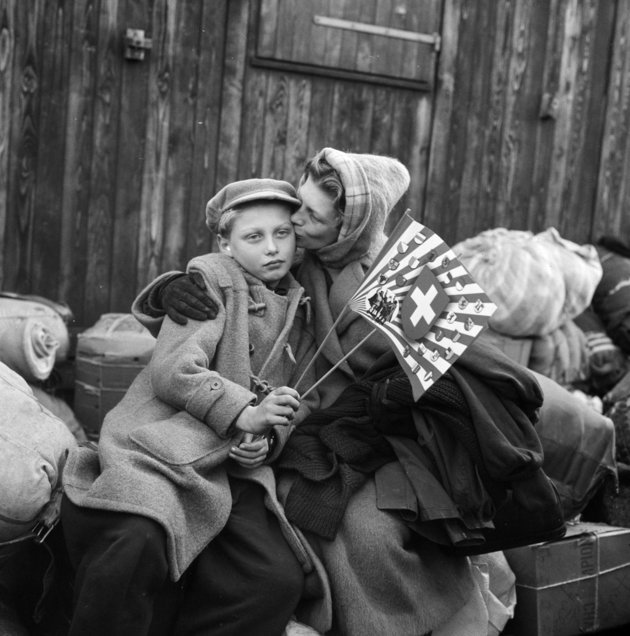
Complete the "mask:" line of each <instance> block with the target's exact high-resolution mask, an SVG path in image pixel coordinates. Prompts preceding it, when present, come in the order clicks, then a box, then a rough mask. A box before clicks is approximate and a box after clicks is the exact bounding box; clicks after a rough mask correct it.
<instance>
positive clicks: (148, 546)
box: [62, 478, 304, 636]
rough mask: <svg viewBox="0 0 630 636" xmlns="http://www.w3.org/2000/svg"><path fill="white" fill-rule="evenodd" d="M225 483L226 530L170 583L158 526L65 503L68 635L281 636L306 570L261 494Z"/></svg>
mask: <svg viewBox="0 0 630 636" xmlns="http://www.w3.org/2000/svg"><path fill="white" fill-rule="evenodd" d="M230 484H231V488H232V498H233V507H232V512H231V514H230V517H229V519H228V522H227V524H226V526H225V527H224V529H223V530H222V531H221V533H220V534H219V535H218V536H217V537H216V538H215V539H214V540H213V541H212V542H211V543H210V544H209V545H208V546H207V547H206V548H205V549H204V551H203V552H202V553H201V554H200V555H199V556H198V557H197V558H196V559H195V561H194V562H193V563H192V564H191V566H190V567H189V568H188V570H187V571H186V572H185V573H184V576H183V577H182V578H181V579H180V580H179V581H178V582H176V583H175V582H173V581H172V580H171V579H170V578H169V575H168V564H167V558H166V535H165V533H164V530H163V528H162V527H161V526H160V525H159V524H158V523H156V522H154V521H152V520H151V519H148V518H146V517H142V516H138V515H131V514H126V513H118V512H108V511H102V510H94V509H88V508H80V507H78V506H75V505H74V504H73V503H72V502H70V500H69V499H67V498H66V497H64V500H63V504H62V523H63V528H64V534H65V536H66V543H67V547H68V552H69V554H70V558H71V561H72V563H73V565H74V567H75V569H76V581H75V592H74V616H73V620H72V626H71V629H70V632H69V636H85V634H90V636H101V635H102V636H127V635H129V636H143V635H145V634H146V635H150V636H162V635H164V636H167V635H168V636H171V635H173V636H184V635H186V636H190V635H193V634H194V635H199V636H201V635H205V634H207V635H212V636H248V635H250V634H251V635H252V636H254V635H255V636H281V634H282V633H283V631H284V628H285V626H286V624H287V622H288V621H289V619H290V617H291V615H292V614H293V611H294V609H295V607H296V606H297V603H298V601H299V599H300V596H301V593H302V588H303V583H304V575H303V572H302V568H301V566H300V564H299V562H298V560H297V558H296V557H295V555H294V554H293V552H292V550H291V548H290V547H289V545H288V544H287V543H286V541H285V539H284V537H283V535H282V532H281V529H280V525H279V523H278V520H277V519H276V517H275V516H274V514H273V513H272V512H270V511H269V510H267V508H266V507H265V505H264V501H263V497H264V490H263V488H262V487H261V486H259V485H258V484H255V483H253V482H248V481H243V480H239V479H234V478H230Z"/></svg>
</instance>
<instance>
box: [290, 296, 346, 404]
mask: <svg viewBox="0 0 630 636" xmlns="http://www.w3.org/2000/svg"><path fill="white" fill-rule="evenodd" d="M346 309H348V304H346V305H344V307H343V309H342V310H341V311H340V312H339V315H338V316H337V319H336V320H335V322H333V324H332V327H331V328H330V329H329V330H328V333H327V334H326V335H325V336H324V339H323V340H322V342H321V344H320V345H319V347H317V351H315V353H314V354H313V357H312V358H311V359H310V360H309V362H308V364H307V365H306V366H305V367H304V371H302V375H301V376H300V377H299V378H298V379H297V382H296V383H295V384H294V385H293V388H294V389H295V390H296V391H297V388H298V386H300V382H302V380H303V379H304V376H305V375H306V373H307V371H308V370H309V369H310V368H311V367H312V366H313V363H314V362H315V358H317V356H318V355H319V354H320V353H321V351H322V349H323V348H324V344H325V343H326V340H328V338H329V337H330V334H331V333H332V332H333V331H334V330H335V327H336V326H337V323H338V322H339V321H340V320H341V317H342V316H343V315H344V314H345V313H346ZM353 351H354V350H353ZM344 359H345V358H344ZM302 397H304V396H302Z"/></svg>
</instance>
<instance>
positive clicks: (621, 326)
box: [593, 244, 630, 355]
mask: <svg viewBox="0 0 630 636" xmlns="http://www.w3.org/2000/svg"><path fill="white" fill-rule="evenodd" d="M597 250H598V252H599V257H600V259H601V264H602V268H603V276H602V279H601V281H600V283H599V285H598V286H597V288H596V290H595V295H594V296H593V308H594V310H595V312H596V313H597V315H598V316H599V318H600V319H601V320H602V322H603V324H604V327H605V329H606V333H607V334H608V335H609V336H610V337H611V338H612V340H613V342H614V343H615V344H616V345H617V346H618V347H620V348H621V349H622V351H623V352H624V353H625V354H627V355H630V258H627V257H626V256H624V255H622V254H619V253H616V252H613V251H611V250H609V249H606V248H605V247H603V246H602V245H601V244H600V245H598V247H597Z"/></svg>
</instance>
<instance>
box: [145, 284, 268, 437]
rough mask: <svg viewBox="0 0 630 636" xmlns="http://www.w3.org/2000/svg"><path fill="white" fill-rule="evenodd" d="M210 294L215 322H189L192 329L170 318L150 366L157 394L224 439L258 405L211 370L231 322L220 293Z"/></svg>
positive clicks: (247, 391)
mask: <svg viewBox="0 0 630 636" xmlns="http://www.w3.org/2000/svg"><path fill="white" fill-rule="evenodd" d="M208 293H209V294H210V296H211V297H212V299H213V300H214V301H215V303H216V304H217V306H218V307H219V312H218V314H217V317H216V319H215V320H206V321H202V322H200V321H197V320H188V323H187V324H186V325H178V324H176V323H174V322H173V321H172V320H171V319H170V318H169V317H168V316H166V317H165V318H164V322H163V325H162V328H161V330H160V333H159V336H158V338H157V342H156V345H155V350H154V352H153V357H152V359H151V362H150V363H149V369H150V374H151V382H152V384H153V390H154V392H155V394H156V396H157V397H158V398H159V399H161V400H163V401H164V402H166V403H168V404H170V405H171V406H173V407H175V408H177V409H179V410H184V411H187V412H188V413H190V414H191V415H192V416H194V417H196V418H197V419H198V420H201V421H203V422H205V423H206V424H207V425H208V426H209V427H211V428H212V429H213V430H214V431H215V432H216V433H217V435H219V436H220V437H223V438H227V437H230V436H231V435H232V434H233V432H234V431H233V429H231V424H232V423H233V422H234V420H235V419H236V418H237V417H238V415H239V414H240V413H241V411H242V410H243V409H244V408H245V407H246V406H248V405H250V404H255V403H256V395H255V394H254V393H252V392H251V391H249V390H248V389H246V388H245V387H243V386H241V385H240V384H238V383H236V382H233V381H231V380H229V379H228V378H226V377H224V376H223V375H221V374H220V373H219V372H217V371H214V370H212V369H211V367H212V361H213V359H214V356H215V353H216V350H217V346H218V344H219V342H220V340H221V337H222V335H223V330H224V328H225V324H226V313H225V306H224V304H223V299H222V298H221V294H220V292H219V291H218V290H217V289H215V288H212V289H209V290H208Z"/></svg>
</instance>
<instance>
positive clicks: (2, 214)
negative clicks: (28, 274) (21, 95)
mask: <svg viewBox="0 0 630 636" xmlns="http://www.w3.org/2000/svg"><path fill="white" fill-rule="evenodd" d="M15 5H16V1H15V0H0V249H1V250H2V253H1V254H0V289H6V288H7V286H6V284H5V280H6V278H7V276H8V273H9V270H10V269H12V266H11V263H10V261H7V262H6V263H5V258H6V250H5V248H4V244H5V229H6V225H7V219H8V209H9V177H10V173H9V165H10V164H9V156H10V152H11V143H10V142H11V139H10V138H11V99H12V94H13V90H14V84H15V81H14V79H13V56H14V46H15V24H16V16H15Z"/></svg>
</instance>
